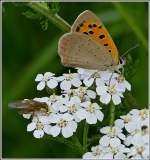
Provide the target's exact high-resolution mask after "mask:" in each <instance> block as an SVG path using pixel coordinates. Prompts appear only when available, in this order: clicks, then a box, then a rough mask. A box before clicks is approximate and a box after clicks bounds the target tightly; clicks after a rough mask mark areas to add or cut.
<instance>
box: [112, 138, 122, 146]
mask: <svg viewBox="0 0 150 160" xmlns="http://www.w3.org/2000/svg"><path fill="white" fill-rule="evenodd" d="M109 143H110V145H111V146H112V147H117V146H119V145H120V144H121V142H120V139H119V138H116V137H114V138H111V139H110V141H109Z"/></svg>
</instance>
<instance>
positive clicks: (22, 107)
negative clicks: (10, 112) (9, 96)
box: [8, 99, 48, 114]
mask: <svg viewBox="0 0 150 160" xmlns="http://www.w3.org/2000/svg"><path fill="white" fill-rule="evenodd" d="M8 106H9V107H10V108H14V109H17V110H18V112H19V113H20V114H27V113H31V114H34V113H35V112H39V111H41V112H43V113H47V112H48V105H47V104H46V103H45V102H38V101H35V100H33V99H25V100H18V101H14V102H10V103H9V104H8Z"/></svg>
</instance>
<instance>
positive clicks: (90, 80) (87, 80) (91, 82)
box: [83, 78, 94, 87]
mask: <svg viewBox="0 0 150 160" xmlns="http://www.w3.org/2000/svg"><path fill="white" fill-rule="evenodd" d="M93 82H94V78H85V79H84V81H83V83H84V84H85V86H87V87H90V86H91V85H92V84H93Z"/></svg>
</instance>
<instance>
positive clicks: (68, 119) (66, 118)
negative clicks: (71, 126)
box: [62, 113, 73, 121]
mask: <svg viewBox="0 0 150 160" xmlns="http://www.w3.org/2000/svg"><path fill="white" fill-rule="evenodd" d="M62 118H63V119H64V120H66V121H71V120H72V119H73V116H72V115H71V114H69V113H65V114H63V115H62Z"/></svg>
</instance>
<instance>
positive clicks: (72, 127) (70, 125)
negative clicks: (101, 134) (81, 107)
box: [68, 121, 77, 132]
mask: <svg viewBox="0 0 150 160" xmlns="http://www.w3.org/2000/svg"><path fill="white" fill-rule="evenodd" d="M68 127H69V128H70V129H71V130H72V131H73V132H75V131H76V129H77V123H76V122H75V121H70V122H68Z"/></svg>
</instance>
